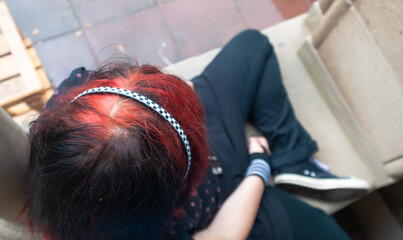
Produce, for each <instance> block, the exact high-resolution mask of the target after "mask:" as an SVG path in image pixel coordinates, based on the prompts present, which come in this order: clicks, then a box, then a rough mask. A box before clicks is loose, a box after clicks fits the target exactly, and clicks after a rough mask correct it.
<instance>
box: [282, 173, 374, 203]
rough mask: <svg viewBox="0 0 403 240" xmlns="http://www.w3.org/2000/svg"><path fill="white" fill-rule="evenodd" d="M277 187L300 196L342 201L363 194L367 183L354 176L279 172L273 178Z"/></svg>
mask: <svg viewBox="0 0 403 240" xmlns="http://www.w3.org/2000/svg"><path fill="white" fill-rule="evenodd" d="M274 183H275V184H276V186H277V187H279V188H281V189H283V190H285V191H287V192H290V193H293V194H297V195H301V196H306V197H310V198H316V199H320V200H326V201H343V200H349V199H354V198H358V197H362V196H364V195H365V194H366V193H368V190H369V185H368V184H367V183H366V182H364V181H362V180H359V179H355V178H341V179H316V178H311V177H305V176H301V175H296V174H280V175H278V176H276V177H275V178H274Z"/></svg>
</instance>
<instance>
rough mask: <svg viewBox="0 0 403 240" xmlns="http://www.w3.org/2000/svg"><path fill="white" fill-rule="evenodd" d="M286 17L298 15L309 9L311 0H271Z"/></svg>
mask: <svg viewBox="0 0 403 240" xmlns="http://www.w3.org/2000/svg"><path fill="white" fill-rule="evenodd" d="M271 1H273V3H274V4H276V6H277V8H278V9H279V10H280V12H281V14H282V15H283V17H284V18H285V19H290V18H293V17H296V16H298V15H300V14H302V13H305V12H307V11H308V10H309V7H310V6H311V0H271Z"/></svg>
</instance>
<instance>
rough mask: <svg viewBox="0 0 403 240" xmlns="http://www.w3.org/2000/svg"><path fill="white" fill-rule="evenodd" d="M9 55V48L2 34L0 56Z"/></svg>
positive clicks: (0, 36) (0, 37)
mask: <svg viewBox="0 0 403 240" xmlns="http://www.w3.org/2000/svg"><path fill="white" fill-rule="evenodd" d="M9 53H10V47H9V46H8V44H7V41H6V38H5V37H4V35H3V34H0V56H3V55H6V54H9Z"/></svg>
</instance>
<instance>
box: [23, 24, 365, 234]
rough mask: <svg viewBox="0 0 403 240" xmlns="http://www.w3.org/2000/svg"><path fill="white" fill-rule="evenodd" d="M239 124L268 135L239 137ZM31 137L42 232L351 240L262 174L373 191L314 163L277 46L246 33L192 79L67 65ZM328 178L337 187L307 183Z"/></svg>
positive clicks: (149, 70) (34, 212) (32, 216)
mask: <svg viewBox="0 0 403 240" xmlns="http://www.w3.org/2000/svg"><path fill="white" fill-rule="evenodd" d="M246 121H251V122H252V123H253V124H254V125H255V126H256V127H257V128H258V129H259V130H260V131H261V132H262V133H263V135H264V137H251V138H250V139H249V141H248V142H247V141H246V137H245V132H244V125H245V123H246ZM30 145H31V150H30V159H29V168H28V174H29V181H28V184H29V192H30V194H29V200H28V202H27V204H26V208H25V212H26V213H27V216H28V220H29V222H30V223H31V225H32V226H33V227H36V228H39V229H40V230H41V231H42V232H43V233H44V236H45V238H46V239H57V240H59V239H60V240H67V239H69V240H70V239H246V238H248V239H293V238H295V239H299V238H300V239H325V238H326V239H348V236H347V235H346V234H345V233H344V232H343V230H342V229H341V228H340V227H339V226H338V225H337V224H336V222H335V221H334V220H333V219H332V218H331V217H329V216H327V215H326V214H325V213H323V212H322V211H320V210H318V209H315V208H312V207H310V206H308V205H307V204H305V203H303V202H301V201H299V200H297V199H296V198H294V197H293V196H291V195H289V194H287V193H285V192H283V191H281V190H279V189H278V188H274V187H271V186H269V185H268V180H269V176H270V173H271V172H273V173H274V175H275V179H276V178H277V177H280V176H282V178H281V179H280V180H281V182H280V180H279V183H281V184H283V185H284V186H290V185H292V186H293V189H294V190H295V189H297V190H298V191H300V190H301V189H303V190H304V189H305V190H307V191H305V192H307V193H312V192H314V193H317V195H318V196H321V197H324V198H330V197H329V196H331V197H333V198H335V199H344V198H349V197H351V196H354V195H356V194H361V193H362V192H365V191H366V190H367V189H366V185H365V183H363V182H360V181H359V180H353V179H347V178H338V177H336V176H334V175H332V174H330V173H329V172H327V171H325V170H324V169H322V168H320V166H319V165H317V164H316V161H315V160H313V159H312V158H311V156H312V154H313V153H314V152H316V151H317V150H318V149H317V146H316V144H315V142H314V141H313V140H312V139H311V138H310V136H309V134H308V133H307V132H306V131H305V130H304V128H303V127H302V126H301V125H300V124H299V122H298V121H297V119H296V118H295V116H294V113H293V110H292V107H291V105H290V103H289V100H288V98H287V94H286V91H285V89H284V86H283V84H282V81H281V75H280V70H279V67H278V63H277V59H276V55H275V53H274V49H273V47H272V46H271V45H270V43H269V42H268V40H267V38H266V37H265V36H263V35H261V34H260V33H259V32H258V31H254V30H247V31H244V32H242V33H240V34H238V35H237V36H236V37H235V38H234V39H233V40H231V41H230V42H229V43H228V44H227V45H226V46H225V47H224V48H223V49H222V51H221V52H220V53H219V54H218V56H217V57H216V58H215V59H214V60H213V61H212V62H211V63H210V64H209V65H208V67H207V68H206V69H205V71H204V72H203V73H202V74H201V75H200V76H198V77H196V78H194V79H193V80H192V81H191V82H189V83H185V82H183V81H181V80H180V79H179V78H177V77H175V76H172V75H169V74H165V73H163V72H161V71H160V70H158V69H157V68H155V67H153V66H149V65H145V66H141V67H139V66H133V65H131V64H127V63H121V62H113V63H109V64H108V65H105V66H104V67H102V68H100V69H99V70H97V71H95V72H92V71H87V70H85V69H84V68H79V69H76V70H74V71H73V72H72V73H71V75H70V77H69V78H68V79H66V80H65V81H64V82H63V83H62V84H61V85H60V86H59V87H58V89H57V90H56V92H55V95H54V96H53V97H52V98H51V99H50V101H49V102H48V104H47V106H46V108H45V109H44V111H43V112H42V113H41V115H40V116H39V118H38V119H37V120H36V121H34V122H33V123H32V124H31V129H30ZM271 169H272V170H271ZM304 170H308V171H309V172H310V174H309V175H306V174H305V175H304ZM312 173H314V174H312ZM290 175H291V176H294V177H295V176H297V177H298V176H300V177H303V178H308V179H310V180H311V182H312V185H311V186H306V185H303V184H301V185H298V184H291V182H288V183H287V178H286V177H287V176H290ZM284 176H285V177H284ZM323 179H327V180H328V179H332V180H333V181H336V182H337V181H338V182H339V183H340V182H342V183H344V184H345V186H344V187H343V188H342V189H341V191H338V190H340V189H337V188H335V187H334V186H329V188H328V189H325V191H323V190H318V189H315V183H316V182H318V181H319V182H320V181H321V180H323ZM305 182H306V181H305ZM308 182H309V181H308ZM295 186H296V187H295ZM322 189H323V188H322ZM300 192H302V193H303V192H304V191H300Z"/></svg>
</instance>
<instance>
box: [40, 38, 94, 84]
mask: <svg viewBox="0 0 403 240" xmlns="http://www.w3.org/2000/svg"><path fill="white" fill-rule="evenodd" d="M35 49H36V51H37V53H38V56H39V59H40V60H41V62H42V66H43V68H44V69H45V71H46V73H47V74H48V76H49V79H50V81H51V82H52V85H53V86H54V87H56V86H58V85H59V84H60V83H61V82H62V81H63V79H65V78H66V77H68V76H69V74H70V72H71V71H72V70H74V69H75V68H78V67H85V68H87V69H92V68H93V67H94V66H95V64H94V57H93V54H92V53H91V51H90V49H89V47H88V44H87V42H86V40H85V37H84V35H81V36H76V35H75V34H74V33H73V34H68V35H64V36H62V37H58V38H54V39H51V40H48V41H44V42H43V43H41V44H37V45H35Z"/></svg>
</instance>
